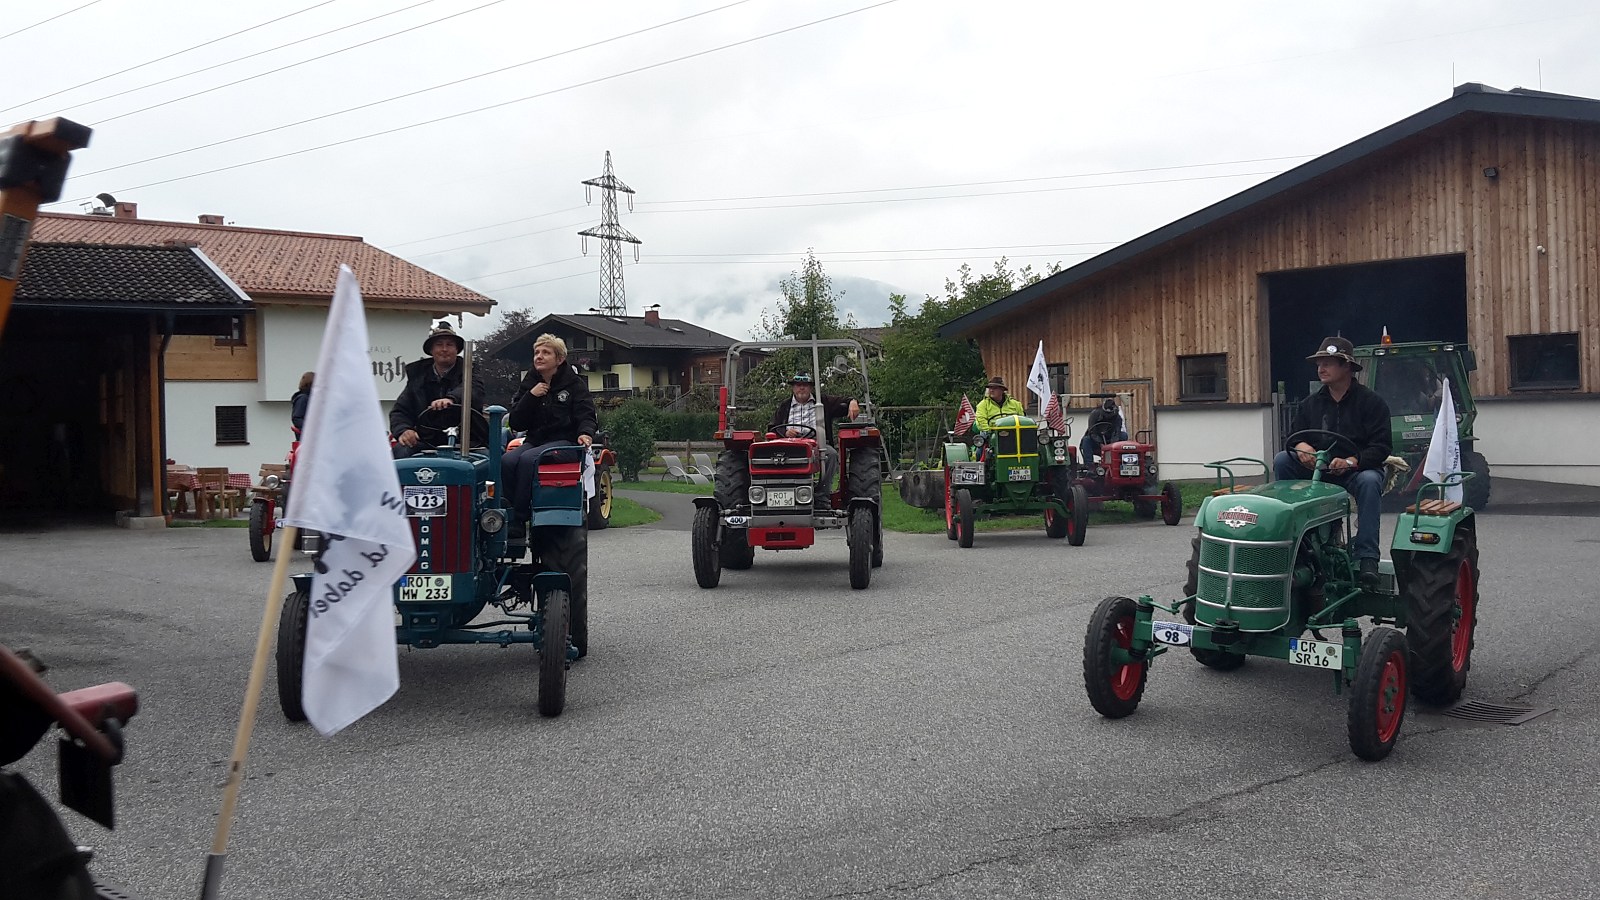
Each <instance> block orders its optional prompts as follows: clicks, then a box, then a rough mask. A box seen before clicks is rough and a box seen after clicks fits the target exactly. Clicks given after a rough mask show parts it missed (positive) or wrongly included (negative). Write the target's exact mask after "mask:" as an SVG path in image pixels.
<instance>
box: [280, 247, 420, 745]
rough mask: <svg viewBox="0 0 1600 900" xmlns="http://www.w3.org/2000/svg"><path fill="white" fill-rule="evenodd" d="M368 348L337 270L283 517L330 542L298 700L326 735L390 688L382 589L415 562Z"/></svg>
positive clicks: (355, 292) (352, 289)
mask: <svg viewBox="0 0 1600 900" xmlns="http://www.w3.org/2000/svg"><path fill="white" fill-rule="evenodd" d="M367 347H368V343H367V320H366V314H365V313H364V312H363V310H362V306H361V288H360V286H359V285H357V284H356V276H355V273H353V272H351V271H350V269H349V267H348V266H340V267H339V283H338V287H337V288H336V289H335V290H334V293H333V305H332V307H331V308H330V309H329V310H328V327H327V329H326V330H325V331H324V332H323V334H322V352H321V354H320V355H319V356H318V357H317V368H316V373H317V386H316V389H315V390H313V391H312V392H311V407H310V409H309V410H308V411H307V413H306V427H305V437H304V438H303V439H302V440H301V443H300V451H299V454H298V455H297V456H296V457H295V467H294V490H293V491H292V492H290V493H291V496H290V500H289V514H288V516H286V517H285V518H284V521H285V522H287V523H289V524H291V525H296V526H299V527H300V528H308V529H313V530H315V531H320V532H322V533H323V534H324V535H325V536H326V537H327V539H328V544H327V550H326V551H325V552H324V553H323V554H322V557H321V558H320V559H318V560H317V572H316V575H315V576H313V578H312V580H311V618H310V621H309V622H308V624H307V626H306V652H305V669H304V672H303V680H302V698H301V699H302V703H303V705H304V707H305V711H306V718H307V719H309V720H310V721H311V724H312V725H315V726H316V728H317V730H318V731H320V732H322V733H323V734H325V735H330V734H333V733H335V732H337V731H339V730H340V729H341V728H344V727H345V726H346V725H349V724H350V723H351V722H354V721H355V720H357V719H359V718H361V717H362V716H364V715H366V714H367V713H369V712H371V711H372V710H374V709H376V708H377V707H378V706H379V705H381V704H382V703H383V702H384V701H386V700H388V699H389V698H390V697H392V696H394V692H395V691H396V690H398V689H399V687H400V666H399V659H398V652H399V651H398V649H397V647H396V645H395V638H394V611H393V600H392V598H391V587H392V586H393V584H394V583H395V581H396V580H398V579H399V577H400V576H401V575H402V574H404V573H405V571H406V570H407V569H409V568H411V564H412V563H413V562H415V561H416V558H417V546H416V541H415V539H414V538H413V537H412V536H411V525H410V523H409V522H408V521H407V520H406V518H405V505H404V503H403V502H402V501H401V499H400V498H401V493H400V479H399V478H398V477H397V476H396V475H395V470H394V459H393V456H392V455H391V452H390V449H389V438H388V423H387V422H386V421H385V420H384V417H383V407H382V406H381V405H380V403H379V400H378V389H377V386H376V384H374V383H373V380H372V363H371V361H370V359H369V357H368V356H367Z"/></svg>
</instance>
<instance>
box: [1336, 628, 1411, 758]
mask: <svg viewBox="0 0 1600 900" xmlns="http://www.w3.org/2000/svg"><path fill="white" fill-rule="evenodd" d="M1405 717H1406V639H1405V636H1404V635H1402V634H1401V633H1400V632H1398V631H1395V630H1394V629H1393V628H1390V627H1388V626H1379V627H1377V628H1374V629H1372V631H1371V633H1369V634H1368V635H1367V636H1366V638H1365V639H1363V640H1362V641H1361V662H1360V663H1358V664H1357V665H1356V677H1355V681H1354V683H1352V684H1351V686H1350V719H1349V732H1350V749H1351V750H1353V751H1354V752H1355V754H1356V755H1357V756H1359V757H1361V758H1362V759H1364V760H1367V761H1368V762H1377V761H1378V760H1380V759H1383V758H1384V757H1385V756H1388V755H1389V751H1390V750H1393V749H1394V742H1395V741H1396V740H1398V739H1399V737H1400V723H1401V722H1403V721H1405Z"/></svg>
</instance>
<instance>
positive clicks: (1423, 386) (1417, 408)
mask: <svg viewBox="0 0 1600 900" xmlns="http://www.w3.org/2000/svg"><path fill="white" fill-rule="evenodd" d="M1355 356H1356V359H1357V360H1358V361H1359V362H1360V363H1361V365H1362V367H1363V368H1364V371H1363V372H1362V374H1361V379H1362V381H1363V382H1365V384H1366V385H1367V387H1369V388H1372V389H1373V390H1374V391H1376V392H1377V393H1378V396H1380V397H1382V398H1383V399H1384V401H1385V402H1387V403H1388V404H1389V414H1390V419H1389V421H1390V431H1391V439H1392V444H1391V445H1392V446H1393V447H1394V453H1395V455H1397V456H1400V457H1402V458H1403V459H1405V461H1406V462H1407V463H1408V464H1409V465H1410V466H1411V471H1412V472H1413V473H1414V477H1413V480H1412V482H1411V485H1410V486H1409V487H1408V489H1407V491H1406V493H1410V491H1412V490H1415V489H1416V487H1417V486H1418V485H1419V484H1420V478H1421V472H1422V459H1423V457H1424V456H1426V455H1427V453H1428V442H1429V441H1431V440H1432V439H1433V423H1434V419H1435V418H1437V417H1438V414H1439V401H1440V400H1441V399H1442V398H1441V396H1440V394H1439V389H1440V386H1441V385H1442V384H1443V379H1445V378H1448V379H1450V397H1451V399H1452V400H1453V401H1454V403H1455V407H1456V430H1457V431H1458V432H1459V435H1460V439H1461V467H1462V468H1463V469H1465V470H1466V471H1468V472H1470V473H1472V475H1473V477H1472V479H1471V480H1469V481H1468V482H1466V483H1465V484H1464V485H1462V487H1461V490H1462V493H1463V494H1464V497H1463V502H1465V503H1466V505H1467V506H1470V507H1472V508H1473V509H1475V510H1482V509H1484V508H1486V507H1487V506H1488V505H1489V461H1488V460H1487V459H1484V457H1483V454H1482V453H1479V452H1477V451H1476V450H1474V449H1472V445H1473V443H1474V438H1473V436H1472V423H1473V422H1474V421H1475V420H1476V419H1477V417H1478V409H1477V406H1476V405H1474V404H1473V402H1472V387H1471V384H1470V382H1469V381H1468V380H1467V374H1468V373H1469V372H1472V371H1475V370H1476V369H1477V368H1478V362H1477V357H1476V356H1475V355H1474V354H1473V352H1472V348H1471V347H1469V346H1467V345H1466V344H1464V343H1463V344H1458V343H1454V342H1452V341H1414V342H1411V343H1405V344H1393V343H1387V344H1376V345H1372V346H1367V347H1357V348H1356V350H1355Z"/></svg>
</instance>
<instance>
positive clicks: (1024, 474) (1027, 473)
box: [1006, 466, 1033, 481]
mask: <svg viewBox="0 0 1600 900" xmlns="http://www.w3.org/2000/svg"><path fill="white" fill-rule="evenodd" d="M1006 477H1007V478H1009V479H1011V480H1012V481H1032V480H1033V469H1032V468H1031V467H1029V466H1016V467H1014V468H1013V469H1012V470H1011V472H1010V474H1008V475H1007V476H1006Z"/></svg>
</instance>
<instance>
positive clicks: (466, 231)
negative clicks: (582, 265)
mask: <svg viewBox="0 0 1600 900" xmlns="http://www.w3.org/2000/svg"><path fill="white" fill-rule="evenodd" d="M580 209H584V207H582V206H569V207H567V208H566V209H558V210H555V211H553V212H547V213H539V214H538V215H536V216H523V217H522V218H520V219H507V220H506V221H504V222H496V223H494V224H493V225H479V226H478V227H477V228H463V229H462V230H460V231H449V232H446V233H444V234H436V235H434V236H432V237H425V238H417V239H416V240H414V241H401V242H400V243H398V244H388V245H386V246H387V247H388V248H389V249H391V250H392V249H394V248H395V247H405V246H408V245H411V244H421V243H423V242H425V241H436V240H438V239H439V238H447V237H455V236H456V235H458V234H471V233H472V232H474V231H487V230H489V229H490V228H499V227H500V226H502V225H515V224H517V223H518V222H531V221H533V220H534V219H547V218H549V217H551V216H556V215H560V214H561V213H567V212H574V211H576V210H580ZM533 233H535V234H539V233H541V232H533ZM513 236H514V237H522V235H513ZM418 255H419V256H430V255H431V254H430V253H421V254H418Z"/></svg>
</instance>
